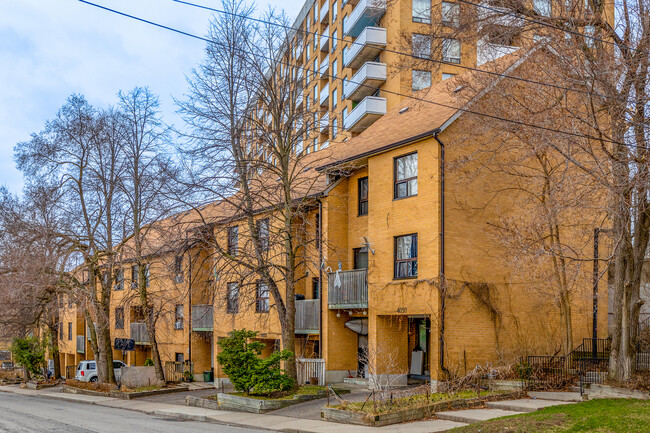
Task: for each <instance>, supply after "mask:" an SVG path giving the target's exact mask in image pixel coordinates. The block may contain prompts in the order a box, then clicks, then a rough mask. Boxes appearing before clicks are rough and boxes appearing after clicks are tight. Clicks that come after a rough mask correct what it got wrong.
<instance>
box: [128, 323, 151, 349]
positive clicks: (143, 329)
mask: <svg viewBox="0 0 650 433" xmlns="http://www.w3.org/2000/svg"><path fill="white" fill-rule="evenodd" d="M131 339H132V340H135V344H149V343H151V340H149V333H148V332H147V325H146V323H138V322H135V323H131Z"/></svg>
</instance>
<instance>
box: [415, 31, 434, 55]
mask: <svg viewBox="0 0 650 433" xmlns="http://www.w3.org/2000/svg"><path fill="white" fill-rule="evenodd" d="M412 42H413V56H415V57H417V58H420V59H430V58H431V36H429V35H420V34H417V33H413V39H412Z"/></svg>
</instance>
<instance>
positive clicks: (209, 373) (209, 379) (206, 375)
mask: <svg viewBox="0 0 650 433" xmlns="http://www.w3.org/2000/svg"><path fill="white" fill-rule="evenodd" d="M203 381H204V382H212V371H211V370H208V371H204V372H203Z"/></svg>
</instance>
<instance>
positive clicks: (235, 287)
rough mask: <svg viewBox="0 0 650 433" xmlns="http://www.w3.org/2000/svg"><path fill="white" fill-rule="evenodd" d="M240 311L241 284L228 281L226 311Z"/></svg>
mask: <svg viewBox="0 0 650 433" xmlns="http://www.w3.org/2000/svg"><path fill="white" fill-rule="evenodd" d="M238 311H239V284H237V283H228V293H227V294H226V312H227V313H232V314H234V313H237V312H238Z"/></svg>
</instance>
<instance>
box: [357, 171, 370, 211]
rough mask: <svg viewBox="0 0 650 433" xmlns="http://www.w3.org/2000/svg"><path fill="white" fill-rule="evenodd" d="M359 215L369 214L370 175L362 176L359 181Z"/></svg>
mask: <svg viewBox="0 0 650 433" xmlns="http://www.w3.org/2000/svg"><path fill="white" fill-rule="evenodd" d="M358 186H359V188H358V195H359V216H361V215H368V177H367V176H366V177H362V178H360V179H359V183H358Z"/></svg>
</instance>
